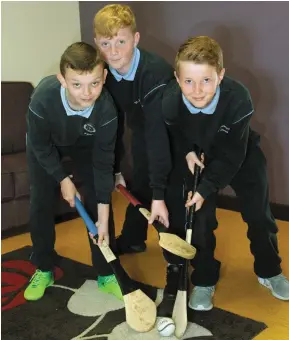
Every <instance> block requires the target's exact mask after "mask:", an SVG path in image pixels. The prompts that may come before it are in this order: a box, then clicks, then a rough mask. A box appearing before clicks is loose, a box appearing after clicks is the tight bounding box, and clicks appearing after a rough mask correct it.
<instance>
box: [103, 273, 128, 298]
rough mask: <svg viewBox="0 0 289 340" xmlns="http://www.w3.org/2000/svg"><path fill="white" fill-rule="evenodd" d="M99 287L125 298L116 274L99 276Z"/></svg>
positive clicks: (105, 291) (104, 291) (117, 296)
mask: <svg viewBox="0 0 289 340" xmlns="http://www.w3.org/2000/svg"><path fill="white" fill-rule="evenodd" d="M97 285H98V289H99V290H100V291H101V292H103V293H108V294H112V295H114V296H115V297H116V298H118V299H119V300H123V296H122V292H121V289H120V286H119V284H118V282H117V279H116V277H115V276H114V275H108V276H99V277H98V279H97Z"/></svg>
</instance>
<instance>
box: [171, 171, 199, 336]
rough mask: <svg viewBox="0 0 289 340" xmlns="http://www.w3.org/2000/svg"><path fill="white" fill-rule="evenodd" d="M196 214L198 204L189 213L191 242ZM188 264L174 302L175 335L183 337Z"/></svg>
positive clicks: (188, 229) (195, 181) (181, 276)
mask: <svg viewBox="0 0 289 340" xmlns="http://www.w3.org/2000/svg"><path fill="white" fill-rule="evenodd" d="M200 170H201V169H200V167H199V166H197V165H195V171H194V187H193V191H192V197H193V195H194V193H195V192H196V189H197V185H198V182H199V176H200ZM195 215H196V205H195V204H194V205H193V206H191V207H190V208H189V212H188V213H187V217H186V223H185V230H186V241H187V242H188V243H189V244H191V241H192V233H193V226H194V222H195ZM188 264H189V261H185V263H184V264H183V265H182V267H181V274H180V278H179V288H178V292H177V297H176V301H175V304H174V309H173V315H172V319H173V320H174V323H175V325H176V329H175V335H176V337H177V338H179V339H180V338H182V337H183V335H184V334H185V331H186V329H187V324H188V316H187V304H188Z"/></svg>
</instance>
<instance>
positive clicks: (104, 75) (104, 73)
mask: <svg viewBox="0 0 289 340" xmlns="http://www.w3.org/2000/svg"><path fill="white" fill-rule="evenodd" d="M106 76H107V69H106V68H105V69H103V83H104V84H105V80H106Z"/></svg>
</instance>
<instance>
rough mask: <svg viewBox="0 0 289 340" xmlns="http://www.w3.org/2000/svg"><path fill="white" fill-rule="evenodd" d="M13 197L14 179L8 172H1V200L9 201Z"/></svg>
mask: <svg viewBox="0 0 289 340" xmlns="http://www.w3.org/2000/svg"><path fill="white" fill-rule="evenodd" d="M13 198H14V181H13V176H12V174H10V173H3V172H2V173H1V202H7V201H11V200H12V199H13Z"/></svg>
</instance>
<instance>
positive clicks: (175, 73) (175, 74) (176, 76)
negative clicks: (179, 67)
mask: <svg viewBox="0 0 289 340" xmlns="http://www.w3.org/2000/svg"><path fill="white" fill-rule="evenodd" d="M174 76H175V78H176V80H177V82H178V84H179V85H180V80H179V78H178V75H177V72H176V71H174Z"/></svg>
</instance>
